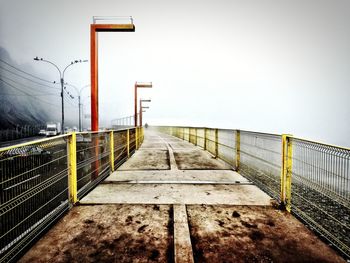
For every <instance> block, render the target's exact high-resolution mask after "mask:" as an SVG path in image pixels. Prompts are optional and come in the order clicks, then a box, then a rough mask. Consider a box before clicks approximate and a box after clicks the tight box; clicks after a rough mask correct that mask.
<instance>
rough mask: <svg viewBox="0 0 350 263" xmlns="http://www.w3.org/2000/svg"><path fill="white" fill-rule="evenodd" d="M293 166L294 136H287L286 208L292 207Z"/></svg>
mask: <svg viewBox="0 0 350 263" xmlns="http://www.w3.org/2000/svg"><path fill="white" fill-rule="evenodd" d="M292 167H293V147H292V137H291V136H287V171H286V172H287V173H286V209H287V211H288V212H291V209H292Z"/></svg>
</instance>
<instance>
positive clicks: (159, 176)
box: [104, 170, 250, 184]
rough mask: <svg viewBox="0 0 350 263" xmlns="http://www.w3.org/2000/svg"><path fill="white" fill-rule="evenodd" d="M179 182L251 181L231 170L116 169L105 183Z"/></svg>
mask: <svg viewBox="0 0 350 263" xmlns="http://www.w3.org/2000/svg"><path fill="white" fill-rule="evenodd" d="M156 180H157V181H159V182H170V181H173V182H178V183H186V182H193V181H197V182H198V183H201V182H205V181H207V182H210V181H211V182H213V184H215V183H217V184H219V183H225V182H227V183H243V184H244V183H249V182H250V181H249V180H248V179H246V178H245V177H243V176H241V175H240V174H239V173H237V172H235V171H230V170H210V171H207V170H182V171H177V170H161V171H156V170H155V171H120V170H118V171H115V172H113V173H112V174H111V175H110V176H109V177H108V178H107V179H106V180H105V181H104V183H118V182H119V183H123V182H130V181H133V182H135V183H136V182H138V181H142V182H146V181H156Z"/></svg>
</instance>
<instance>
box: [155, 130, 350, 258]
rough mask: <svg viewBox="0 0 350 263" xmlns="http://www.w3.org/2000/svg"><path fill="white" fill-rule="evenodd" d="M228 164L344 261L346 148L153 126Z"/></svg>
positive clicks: (348, 208) (349, 223)
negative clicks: (312, 232) (271, 198)
mask: <svg viewBox="0 0 350 263" xmlns="http://www.w3.org/2000/svg"><path fill="white" fill-rule="evenodd" d="M154 128H156V129H157V130H158V131H160V132H164V133H167V134H170V135H173V136H176V137H178V138H181V139H183V140H185V141H188V142H190V143H193V144H195V145H197V146H199V147H202V148H203V149H204V150H207V151H208V152H210V153H211V154H212V155H214V156H215V157H217V158H220V159H222V160H224V161H225V162H227V163H228V164H230V165H231V166H232V167H233V168H234V169H235V170H236V171H238V172H239V173H240V174H242V175H243V176H245V177H247V178H248V179H249V180H251V181H253V182H254V183H255V184H256V185H257V186H259V187H260V188H261V189H262V190H264V191H265V192H266V193H268V194H269V195H270V196H272V197H273V198H274V199H275V200H277V201H278V202H279V204H280V205H281V207H282V208H283V207H284V208H285V209H286V210H287V211H289V212H291V213H293V214H294V215H296V216H297V217H298V218H300V219H301V220H302V221H304V222H305V223H306V224H307V225H309V226H310V228H311V229H313V230H315V231H316V232H317V233H318V234H319V235H320V236H321V237H323V238H325V239H326V240H328V242H330V243H331V244H333V245H334V246H335V247H336V248H337V249H338V250H339V251H340V252H341V253H342V254H343V255H344V256H345V257H348V258H350V149H347V148H343V147H337V146H332V145H327V144H323V143H319V142H313V141H308V140H304V139H300V138H295V137H293V136H291V135H287V134H282V135H281V134H267V133H259V132H250V131H240V130H226V129H212V128H204V127H168V126H159V127H154Z"/></svg>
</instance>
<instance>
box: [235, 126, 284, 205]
mask: <svg viewBox="0 0 350 263" xmlns="http://www.w3.org/2000/svg"><path fill="white" fill-rule="evenodd" d="M281 149H282V145H281V136H280V135H273V134H264V133H255V132H247V131H241V135H240V169H239V171H240V173H241V174H242V175H244V176H245V177H247V178H249V179H250V180H252V181H253V182H254V183H255V184H256V185H258V186H259V187H260V188H261V189H263V190H264V191H265V192H267V193H268V194H269V195H270V196H272V197H273V198H275V199H276V200H278V201H279V202H280V201H281V199H280V189H281V185H280V180H281V162H282V156H281Z"/></svg>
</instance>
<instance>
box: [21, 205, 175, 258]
mask: <svg viewBox="0 0 350 263" xmlns="http://www.w3.org/2000/svg"><path fill="white" fill-rule="evenodd" d="M173 257H174V241H173V209H172V206H168V205H98V206H77V207H74V208H73V209H72V210H70V212H69V213H68V214H67V215H66V216H65V217H64V218H62V219H61V220H60V221H59V222H58V223H57V224H56V225H55V226H54V227H53V228H52V229H51V230H50V231H49V232H48V233H47V234H46V235H45V236H44V237H43V238H41V239H40V240H39V241H38V242H37V243H36V244H35V246H34V247H33V248H32V249H31V250H30V251H29V252H28V253H27V254H26V255H24V257H22V259H21V260H20V261H19V262H21V263H33V262H67V263H68V262H69V263H70V262H101V263H102V262H103V263H104V262H106V263H107V262H172V261H173Z"/></svg>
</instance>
